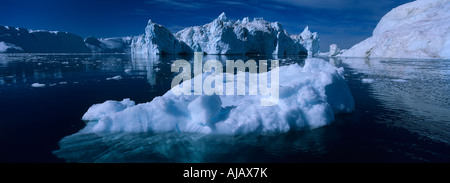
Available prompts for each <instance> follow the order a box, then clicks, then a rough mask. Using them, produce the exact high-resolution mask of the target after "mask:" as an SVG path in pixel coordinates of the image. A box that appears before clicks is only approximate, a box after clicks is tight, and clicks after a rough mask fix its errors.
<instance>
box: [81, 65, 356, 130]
mask: <svg viewBox="0 0 450 183" xmlns="http://www.w3.org/2000/svg"><path fill="white" fill-rule="evenodd" d="M270 72H272V71H269V72H268V73H262V74H267V75H269V74H270ZM246 74H248V73H246ZM260 74H261V73H260ZM279 74H280V75H279V83H280V87H279V91H280V96H279V101H278V103H277V105H274V106H261V105H260V99H261V98H262V97H265V96H261V95H211V96H208V95H179V96H177V95H175V94H174V92H173V90H177V89H179V88H178V87H174V88H172V89H171V90H169V91H168V92H167V93H165V94H164V95H163V96H161V97H156V98H154V99H153V100H152V101H151V102H148V103H143V104H137V105H135V103H134V102H133V101H130V100H129V99H124V100H123V101H106V102H104V103H101V104H95V105H93V106H92V107H90V108H89V109H88V111H87V112H86V113H85V114H84V116H83V120H85V121H87V125H86V127H85V128H84V129H82V130H81V131H80V132H79V133H113V132H170V131H171V132H180V133H181V132H193V133H205V134H210V133H214V134H246V133H253V132H255V133H270V132H286V131H289V130H296V129H314V128H318V127H321V126H324V125H327V124H330V123H332V122H333V121H334V115H335V114H338V113H346V112H351V111H353V109H354V100H353V97H352V95H351V93H350V90H349V88H348V86H347V83H346V81H345V78H344V71H343V68H336V67H334V66H333V65H331V64H330V63H328V62H326V61H324V60H321V59H316V58H309V59H307V60H306V63H305V66H304V67H301V66H299V65H297V64H294V65H289V66H282V67H279ZM235 76H236V75H235ZM197 77H201V76H197ZM205 77H206V74H203V79H205ZM193 80H194V79H193ZM235 81H236V77H235ZM184 84H191V80H188V81H184V82H183V83H182V85H184ZM269 84H270V82H269ZM246 85H248V83H246ZM246 87H247V88H248V86H246Z"/></svg>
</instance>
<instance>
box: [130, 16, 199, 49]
mask: <svg viewBox="0 0 450 183" xmlns="http://www.w3.org/2000/svg"><path fill="white" fill-rule="evenodd" d="M131 52H132V53H134V54H154V55H155V54H156V55H163V54H187V53H192V49H191V48H190V47H189V46H187V45H186V43H184V42H180V41H178V40H177V39H176V38H175V36H174V35H173V34H172V33H171V32H170V31H169V30H167V29H166V28H165V27H164V26H162V25H159V24H156V23H154V22H152V20H149V21H148V24H147V27H146V28H145V33H144V34H143V35H140V36H137V37H135V38H134V39H133V40H132V43H131Z"/></svg>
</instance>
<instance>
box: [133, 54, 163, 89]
mask: <svg viewBox="0 0 450 183" xmlns="http://www.w3.org/2000/svg"><path fill="white" fill-rule="evenodd" d="M131 60H132V61H131V63H132V67H133V68H132V70H134V71H138V70H141V71H143V70H145V71H146V74H147V82H148V83H149V84H150V86H152V87H153V86H155V85H156V73H157V72H158V71H157V69H156V68H155V67H154V66H155V65H156V64H158V63H159V60H160V56H159V55H148V54H131Z"/></svg>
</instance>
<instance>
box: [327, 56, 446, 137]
mask: <svg viewBox="0 0 450 183" xmlns="http://www.w3.org/2000/svg"><path fill="white" fill-rule="evenodd" d="M337 59H339V60H342V65H344V67H346V68H348V69H352V70H354V73H353V74H352V76H350V79H353V80H360V81H361V80H363V81H364V80H365V81H371V82H366V84H368V85H369V87H370V88H371V89H372V92H370V94H371V95H372V96H373V97H375V98H376V99H378V100H380V102H381V104H382V105H383V106H384V107H385V108H387V109H388V110H391V111H393V112H394V113H393V114H394V115H395V116H386V115H385V114H380V115H379V118H380V119H379V121H382V122H383V123H390V125H394V126H397V127H401V128H405V129H408V130H410V131H412V132H415V133H418V134H420V135H422V136H425V137H428V138H432V139H434V140H439V141H442V142H445V143H449V142H450V133H448V132H449V131H450V113H449V106H450V73H449V72H446V71H448V70H449V69H450V60H413V59H367V58H337ZM333 62H334V61H333ZM383 118H386V119H389V120H386V119H383ZM392 119H398V120H392Z"/></svg>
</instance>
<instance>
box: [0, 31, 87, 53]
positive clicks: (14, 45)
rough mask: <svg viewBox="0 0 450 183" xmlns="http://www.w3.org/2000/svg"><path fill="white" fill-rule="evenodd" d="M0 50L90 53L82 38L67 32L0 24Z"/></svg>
mask: <svg viewBox="0 0 450 183" xmlns="http://www.w3.org/2000/svg"><path fill="white" fill-rule="evenodd" d="M0 52H25V53H90V52H91V50H90V49H89V48H88V47H86V45H85V44H84V41H83V38H81V37H80V36H78V35H75V34H72V33H68V32H58V31H41V30H28V29H24V28H14V27H10V26H0Z"/></svg>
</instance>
